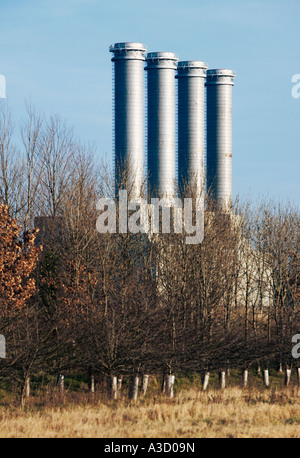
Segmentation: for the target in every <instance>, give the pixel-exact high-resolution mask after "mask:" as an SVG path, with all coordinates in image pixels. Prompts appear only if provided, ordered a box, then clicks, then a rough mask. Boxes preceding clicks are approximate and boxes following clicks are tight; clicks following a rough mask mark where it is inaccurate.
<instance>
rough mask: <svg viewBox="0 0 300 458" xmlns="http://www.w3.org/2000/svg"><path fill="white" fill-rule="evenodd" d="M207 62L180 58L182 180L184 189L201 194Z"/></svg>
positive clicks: (179, 141) (179, 174)
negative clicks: (181, 59)
mask: <svg viewBox="0 0 300 458" xmlns="http://www.w3.org/2000/svg"><path fill="white" fill-rule="evenodd" d="M206 69H207V65H206V64H205V63H204V62H200V61H182V62H178V66H177V75H176V78H178V184H179V190H180V193H182V194H186V192H188V191H189V192H191V191H193V192H195V193H196V195H198V196H199V195H200V194H201V191H202V190H203V187H204V153H205V151H204V150H205V130H204V129H205V96H204V95H205V94H204V83H205V76H206Z"/></svg>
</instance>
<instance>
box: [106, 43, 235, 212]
mask: <svg viewBox="0 0 300 458" xmlns="http://www.w3.org/2000/svg"><path fill="white" fill-rule="evenodd" d="M109 50H110V52H112V53H113V58H112V61H113V76H114V78H113V79H114V91H113V93H114V101H113V111H114V113H113V121H114V132H113V137H114V139H113V141H114V169H115V189H116V194H117V193H118V189H119V188H120V186H121V182H122V178H121V177H122V176H124V173H125V172H126V177H127V181H126V183H127V186H128V191H129V192H130V193H131V195H133V196H137V197H138V196H139V195H140V194H141V189H142V186H143V182H144V180H146V181H147V183H148V197H165V198H167V199H172V197H174V196H175V195H178V194H179V195H181V196H182V195H187V193H188V192H189V191H190V190H192V191H193V195H195V192H196V195H197V196H198V195H200V194H201V193H202V192H203V189H204V187H205V186H206V190H207V191H208V192H209V193H210V194H211V195H212V196H213V197H214V199H215V200H216V202H217V203H218V204H220V205H221V206H224V207H227V208H228V207H230V205H231V201H232V86H233V84H234V83H233V78H234V77H235V73H234V72H233V71H232V70H227V69H208V65H207V64H206V63H204V62H202V61H179V58H178V56H177V55H176V54H174V53H173V52H149V53H146V51H147V49H146V46H144V45H143V44H142V43H135V42H124V43H116V44H114V45H111V46H110V48H109ZM143 70H146V78H144V76H143V73H144V72H143ZM145 80H146V82H145ZM176 80H177V90H176V84H175V83H176ZM145 87H146V90H145ZM205 87H206V94H205ZM145 95H146V97H145ZM144 98H145V100H146V103H145V104H144ZM144 105H145V106H146V108H145V107H144ZM176 124H177V132H176ZM145 125H146V126H147V128H145ZM145 137H146V145H147V146H146V148H145V151H144V138H145ZM176 145H177V148H176ZM205 145H206V151H205ZM145 163H146V164H147V166H146V167H145ZM205 163H206V170H205ZM176 165H177V171H176ZM144 171H146V173H145V175H144ZM176 172H177V173H176ZM123 183H124V181H123V182H122V184H123Z"/></svg>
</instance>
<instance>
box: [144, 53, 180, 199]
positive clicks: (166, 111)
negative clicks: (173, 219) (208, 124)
mask: <svg viewBox="0 0 300 458" xmlns="http://www.w3.org/2000/svg"><path fill="white" fill-rule="evenodd" d="M177 61H178V57H177V55H176V54H174V53H170V52H151V53H148V54H147V66H146V68H145V69H146V70H147V93H148V108H147V118H148V119H147V123H148V141H147V144H148V183H149V190H148V192H149V195H150V196H151V197H166V198H172V196H174V194H175V70H176V68H177Z"/></svg>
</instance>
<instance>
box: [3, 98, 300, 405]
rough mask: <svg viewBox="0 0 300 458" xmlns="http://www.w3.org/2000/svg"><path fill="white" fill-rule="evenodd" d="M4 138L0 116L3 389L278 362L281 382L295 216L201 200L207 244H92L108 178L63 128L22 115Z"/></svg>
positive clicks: (299, 237) (294, 272) (295, 261)
mask: <svg viewBox="0 0 300 458" xmlns="http://www.w3.org/2000/svg"><path fill="white" fill-rule="evenodd" d="M26 110H27V111H26V119H25V121H23V122H22V123H21V125H20V126H17V127H16V126H14V124H13V121H12V118H11V115H10V113H9V111H8V109H7V107H5V106H4V105H3V106H2V107H1V111H0V221H1V228H2V229H1V240H0V294H1V297H0V333H1V334H2V335H4V336H5V339H6V347H7V355H6V356H7V357H6V358H5V359H2V360H0V377H1V379H2V380H3V381H5V380H6V381H11V380H15V381H16V382H17V383H18V384H19V385H20V390H21V397H22V398H24V396H26V393H27V394H28V390H29V381H30V378H31V377H32V376H33V375H35V374H39V373H43V374H47V375H55V376H57V377H58V380H59V382H60V383H62V380H63V378H62V376H63V375H64V374H66V373H68V374H72V373H76V372H80V371H81V372H86V373H88V374H89V380H90V387H91V389H92V390H93V389H94V376H95V375H97V374H102V375H104V376H107V377H108V387H109V390H110V395H111V396H112V397H116V396H117V393H118V385H119V387H120V384H121V380H122V377H131V378H132V385H131V396H132V397H134V396H136V392H137V383H138V379H139V378H140V379H141V378H142V380H143V383H142V389H143V391H144V392H145V391H146V389H147V380H148V376H149V374H162V375H163V376H164V378H163V380H164V382H163V387H162V388H163V389H164V390H166V392H167V393H169V394H171V393H172V387H173V383H174V375H175V374H176V373H182V372H185V373H187V372H190V373H191V372H193V373H194V372H199V373H201V374H202V376H203V387H204V388H205V387H206V386H207V383H208V380H209V374H210V373H211V372H212V371H219V372H220V377H221V382H222V383H223V385H224V383H225V378H224V377H225V373H226V371H227V370H230V368H235V367H243V369H244V373H243V374H244V375H243V377H244V380H243V383H244V385H245V386H246V385H247V377H248V370H249V368H250V367H251V366H253V365H255V367H258V368H261V369H262V370H265V371H266V376H267V370H268V368H269V365H270V364H273V363H274V362H276V364H278V366H279V367H280V368H285V369H286V370H287V374H290V372H289V371H290V370H291V368H292V366H294V367H295V366H297V360H296V359H294V358H293V357H292V355H291V349H292V343H291V342H292V336H293V335H295V334H297V333H299V331H300V315H299V310H300V309H299V300H300V280H299V263H300V255H299V242H300V220H299V209H297V208H294V207H293V206H292V205H290V204H279V203H276V202H273V201H263V202H259V203H251V202H246V203H240V202H238V201H237V202H235V204H234V205H233V207H232V209H231V211H230V212H224V211H223V210H222V209H220V208H218V207H217V206H216V205H215V203H214V202H213V201H212V200H211V199H210V197H209V193H208V194H207V195H206V196H205V235H204V240H203V242H202V243H200V244H195V245H188V244H186V235H185V234H175V233H174V232H173V233H172V232H171V233H170V234H158V235H156V236H151V237H149V236H147V234H143V233H137V234H131V233H127V234H117V233H116V234H110V233H106V234H99V233H98V232H97V230H96V219H97V216H98V212H97V209H96V204H97V201H98V199H99V198H100V197H112V198H113V197H114V195H115V190H114V188H113V174H112V173H111V172H110V171H109V168H108V167H107V166H106V165H105V164H99V163H98V162H97V161H96V159H95V157H96V155H95V151H94V149H93V147H91V146H87V145H83V144H81V143H80V141H78V140H77V139H76V137H75V135H74V133H73V131H72V130H71V129H70V128H69V127H68V126H67V124H66V123H65V122H64V121H63V120H62V119H61V118H60V117H59V116H50V117H45V116H42V115H39V114H38V113H37V112H36V111H35V109H34V108H33V107H32V106H31V105H30V104H28V105H27V106H26Z"/></svg>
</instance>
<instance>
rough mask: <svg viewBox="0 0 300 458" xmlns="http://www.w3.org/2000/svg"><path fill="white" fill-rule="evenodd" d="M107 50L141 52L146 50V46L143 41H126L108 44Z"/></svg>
mask: <svg viewBox="0 0 300 458" xmlns="http://www.w3.org/2000/svg"><path fill="white" fill-rule="evenodd" d="M109 51H110V52H117V51H142V52H146V51H147V48H146V46H145V45H144V44H143V43H136V42H134V41H126V42H122V43H115V44H114V45H110V47H109Z"/></svg>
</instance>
